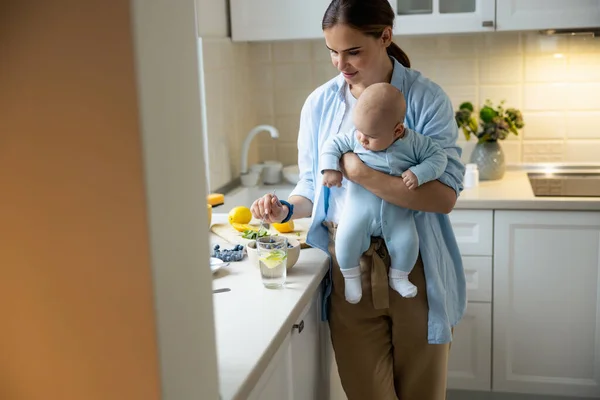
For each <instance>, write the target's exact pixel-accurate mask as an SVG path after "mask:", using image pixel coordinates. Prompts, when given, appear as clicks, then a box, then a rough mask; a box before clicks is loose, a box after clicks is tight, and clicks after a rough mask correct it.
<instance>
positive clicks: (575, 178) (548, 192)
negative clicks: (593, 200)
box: [527, 171, 600, 197]
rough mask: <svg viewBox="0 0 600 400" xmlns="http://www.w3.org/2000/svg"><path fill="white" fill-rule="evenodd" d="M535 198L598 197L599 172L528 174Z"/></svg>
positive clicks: (599, 194) (599, 195) (599, 190)
mask: <svg viewBox="0 0 600 400" xmlns="http://www.w3.org/2000/svg"><path fill="white" fill-rule="evenodd" d="M527 175H528V177H529V182H530V183H531V188H532V189H533V193H534V195H535V196H537V197H600V172H580V171H564V172H560V171H559V172H530V173H528V174H527Z"/></svg>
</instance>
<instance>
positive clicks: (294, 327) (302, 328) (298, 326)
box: [292, 320, 304, 333]
mask: <svg viewBox="0 0 600 400" xmlns="http://www.w3.org/2000/svg"><path fill="white" fill-rule="evenodd" d="M292 329H298V333H302V331H303V330H304V320H302V321H300V323H299V324H294V326H293V328H292Z"/></svg>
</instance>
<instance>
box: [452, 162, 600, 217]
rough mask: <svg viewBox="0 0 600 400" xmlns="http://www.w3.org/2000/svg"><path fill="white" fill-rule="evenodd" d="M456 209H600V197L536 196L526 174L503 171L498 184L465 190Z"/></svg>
mask: <svg viewBox="0 0 600 400" xmlns="http://www.w3.org/2000/svg"><path fill="white" fill-rule="evenodd" d="M454 208H455V209H487V210H492V209H493V210H594V211H599V210H600V198H599V197H535V195H534V194H533V189H531V185H530V183H529V179H528V178H527V172H525V171H506V173H505V175H504V177H503V178H502V179H500V180H497V181H481V182H479V186H478V187H476V188H473V189H465V190H463V191H462V193H461V194H460V196H459V198H458V201H457V202H456V206H455V207H454Z"/></svg>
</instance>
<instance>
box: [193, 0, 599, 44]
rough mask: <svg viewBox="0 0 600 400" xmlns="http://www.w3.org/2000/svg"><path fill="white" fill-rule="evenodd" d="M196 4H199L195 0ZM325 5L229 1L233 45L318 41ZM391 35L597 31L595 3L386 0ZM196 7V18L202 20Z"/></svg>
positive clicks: (321, 1)
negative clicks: (393, 17)
mask: <svg viewBox="0 0 600 400" xmlns="http://www.w3.org/2000/svg"><path fill="white" fill-rule="evenodd" d="M198 1H200V0H198ZM329 2H330V0H304V1H298V0H230V7H229V9H230V11H229V14H230V21H231V37H232V39H233V40H234V41H262V40H295V39H321V38H322V37H323V32H322V30H321V21H322V19H323V14H324V13H325V10H326V9H327V6H328V5H329ZM389 2H390V5H391V6H392V9H393V10H394V12H395V13H396V21H395V26H394V34H395V35H427V34H443V33H467V32H490V31H496V30H498V31H511V30H538V29H560V28H588V27H600V0H569V1H566V0H389ZM204 14H206V11H203V9H202V8H200V7H199V8H198V17H199V18H200V19H202V17H204V19H206V18H205V17H206V16H205V15H204Z"/></svg>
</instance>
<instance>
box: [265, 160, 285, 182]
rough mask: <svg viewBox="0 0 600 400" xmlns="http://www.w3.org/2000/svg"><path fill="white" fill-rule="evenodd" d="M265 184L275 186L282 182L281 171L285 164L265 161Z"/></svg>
mask: <svg viewBox="0 0 600 400" xmlns="http://www.w3.org/2000/svg"><path fill="white" fill-rule="evenodd" d="M263 165H264V168H263V182H264V183H266V184H268V185H274V184H276V183H279V182H281V171H282V170H283V164H282V163H280V162H279V161H265V162H264V163H263Z"/></svg>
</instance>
